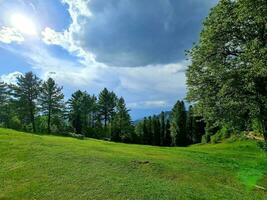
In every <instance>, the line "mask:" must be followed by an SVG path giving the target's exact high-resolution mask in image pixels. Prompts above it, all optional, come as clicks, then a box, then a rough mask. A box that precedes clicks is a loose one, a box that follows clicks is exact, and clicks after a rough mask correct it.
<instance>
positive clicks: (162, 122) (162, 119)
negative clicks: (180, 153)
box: [160, 112, 166, 146]
mask: <svg viewBox="0 0 267 200" xmlns="http://www.w3.org/2000/svg"><path fill="white" fill-rule="evenodd" d="M165 133H166V125H165V113H164V112H161V113H160V145H161V146H163V145H164V138H165Z"/></svg>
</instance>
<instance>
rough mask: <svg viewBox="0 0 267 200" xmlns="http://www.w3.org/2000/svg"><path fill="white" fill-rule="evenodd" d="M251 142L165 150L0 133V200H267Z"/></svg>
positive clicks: (261, 155) (265, 164)
mask: <svg viewBox="0 0 267 200" xmlns="http://www.w3.org/2000/svg"><path fill="white" fill-rule="evenodd" d="M256 185H257V186H260V187H263V188H267V154H266V153H265V152H263V151H261V150H259V149H258V148H257V147H256V143H255V142H254V141H249V140H248V141H239V142H232V143H221V144H209V145H194V146H191V147H187V148H178V147H172V148H166V147H165V148H164V147H151V146H143V145H128V144H118V143H112V142H106V141H98V140H94V139H88V140H78V139H73V138H66V137H57V136H40V135H33V134H28V133H22V132H17V131H13V130H7V129H0V199H12V200H13V199H27V200H29V199H49V200H51V199H56V200H59V199H64V200H65V199H101V200H102V199H135V200H136V199H235V200H237V199H242V200H246V199H257V200H260V199H267V190H264V189H260V188H258V187H256Z"/></svg>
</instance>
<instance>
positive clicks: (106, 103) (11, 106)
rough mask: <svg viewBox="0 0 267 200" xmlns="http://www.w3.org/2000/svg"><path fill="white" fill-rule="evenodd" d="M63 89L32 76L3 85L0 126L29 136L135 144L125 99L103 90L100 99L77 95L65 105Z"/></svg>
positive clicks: (28, 75) (88, 95)
mask: <svg viewBox="0 0 267 200" xmlns="http://www.w3.org/2000/svg"><path fill="white" fill-rule="evenodd" d="M62 89H63V87H60V86H58V85H57V84H56V82H55V81H54V80H53V79H52V78H48V79H47V80H46V81H42V80H40V78H38V77H37V76H36V75H35V74H33V73H32V72H28V73H25V75H22V76H20V77H18V78H17V82H16V84H9V85H8V84H5V83H3V82H0V124H1V126H2V127H6V128H13V129H17V130H24V131H29V132H39V133H42V132H45V133H61V134H66V133H69V132H74V133H76V134H77V135H82V136H86V137H94V138H99V139H110V140H113V141H121V142H132V138H133V134H134V127H133V125H132V122H131V117H130V115H129V110H128V109H127V108H126V104H125V101H124V99H123V97H120V98H118V97H117V96H116V94H115V93H114V92H112V91H108V90H107V89H106V88H105V89H103V90H102V91H101V92H100V94H99V95H98V97H96V96H95V95H90V94H88V93H87V92H86V91H84V92H82V91H80V90H78V91H76V92H74V93H73V94H72V95H71V98H70V99H69V100H68V101H67V102H65V101H64V94H63V91H62Z"/></svg>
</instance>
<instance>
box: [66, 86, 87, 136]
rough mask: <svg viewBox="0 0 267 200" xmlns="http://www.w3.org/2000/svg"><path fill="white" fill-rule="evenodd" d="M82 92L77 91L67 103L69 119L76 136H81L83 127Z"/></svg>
mask: <svg viewBox="0 0 267 200" xmlns="http://www.w3.org/2000/svg"><path fill="white" fill-rule="evenodd" d="M83 95H84V94H83V92H82V91H80V90H78V91H76V92H74V93H73V94H72V95H71V98H70V99H69V101H68V104H69V118H70V121H71V124H72V126H73V128H74V130H75V132H76V134H82V129H83V127H82V125H83V119H82V118H83V116H82V115H83V111H82V109H83V106H82V100H83Z"/></svg>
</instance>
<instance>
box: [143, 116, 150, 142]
mask: <svg viewBox="0 0 267 200" xmlns="http://www.w3.org/2000/svg"><path fill="white" fill-rule="evenodd" d="M148 126H149V120H148V119H147V118H146V117H145V118H144V121H143V144H150V142H151V141H150V135H149V134H150V133H149V127H148Z"/></svg>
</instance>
